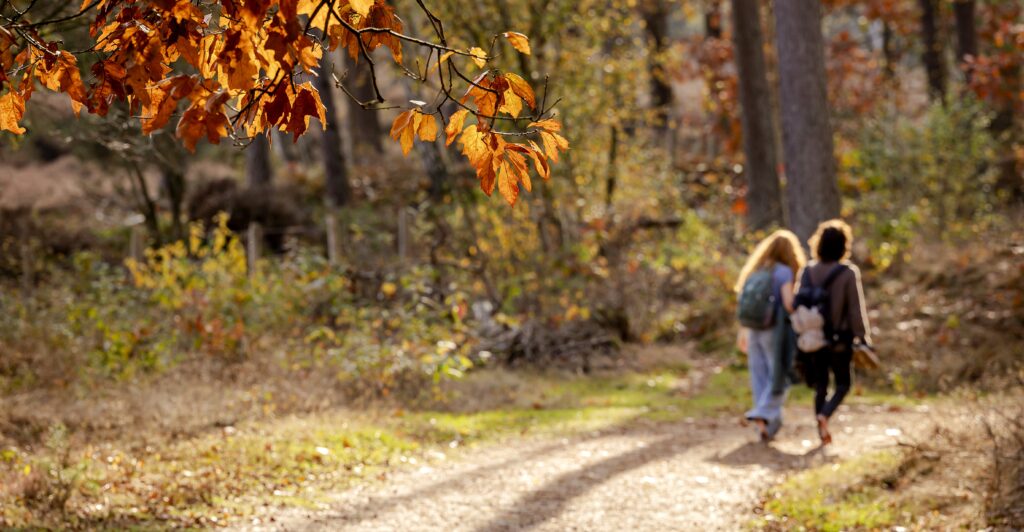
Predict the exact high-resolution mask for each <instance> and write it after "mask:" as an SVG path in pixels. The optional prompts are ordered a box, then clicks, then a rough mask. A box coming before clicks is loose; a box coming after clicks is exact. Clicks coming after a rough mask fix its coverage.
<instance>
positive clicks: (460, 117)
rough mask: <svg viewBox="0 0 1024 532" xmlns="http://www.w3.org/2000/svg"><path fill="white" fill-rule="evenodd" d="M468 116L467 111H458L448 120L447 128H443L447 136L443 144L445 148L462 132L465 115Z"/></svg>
mask: <svg viewBox="0 0 1024 532" xmlns="http://www.w3.org/2000/svg"><path fill="white" fill-rule="evenodd" d="M468 114H469V111H468V110H467V109H459V110H458V111H455V113H454V114H452V116H451V118H449V119H448V126H447V127H445V128H444V132H445V134H446V135H447V136H448V138H447V139H446V140H445V143H444V145H445V146H451V145H452V142H455V137H457V136H458V135H459V133H460V132H462V127H463V124H464V123H465V122H466V115H468Z"/></svg>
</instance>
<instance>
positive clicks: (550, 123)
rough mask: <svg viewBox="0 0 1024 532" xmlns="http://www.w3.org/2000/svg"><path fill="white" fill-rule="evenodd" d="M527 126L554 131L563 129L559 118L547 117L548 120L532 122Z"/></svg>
mask: <svg viewBox="0 0 1024 532" xmlns="http://www.w3.org/2000/svg"><path fill="white" fill-rule="evenodd" d="M527 127H533V128H537V129H543V130H545V131H552V132H555V131H561V130H562V124H560V123H559V122H558V121H557V120H552V119H550V118H549V119H547V120H541V121H539V122H530V125H529V126H527Z"/></svg>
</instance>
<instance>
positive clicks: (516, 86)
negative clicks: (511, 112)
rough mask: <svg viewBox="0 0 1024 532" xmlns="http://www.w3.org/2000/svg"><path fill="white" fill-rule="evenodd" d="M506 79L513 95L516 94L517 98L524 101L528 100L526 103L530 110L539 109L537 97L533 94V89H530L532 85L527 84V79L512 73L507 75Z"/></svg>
mask: <svg viewBox="0 0 1024 532" xmlns="http://www.w3.org/2000/svg"><path fill="white" fill-rule="evenodd" d="M504 77H505V81H507V82H508V86H509V88H510V89H511V90H512V92H513V93H515V95H516V96H519V97H520V98H522V99H523V100H526V103H527V105H529V106H530V109H536V108H537V97H536V95H534V93H533V88H532V87H530V84H529V83H527V82H526V80H525V79H523V78H522V77H520V76H518V75H516V74H513V73H511V72H509V73H506V74H505V76H504Z"/></svg>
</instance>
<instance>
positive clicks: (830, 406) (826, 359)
mask: <svg viewBox="0 0 1024 532" xmlns="http://www.w3.org/2000/svg"><path fill="white" fill-rule="evenodd" d="M852 361H853V349H852V348H850V347H847V346H842V347H839V348H837V349H836V350H833V349H832V348H825V349H823V350H822V351H820V352H818V353H815V355H814V390H815V393H814V413H815V414H817V415H821V416H825V417H826V418H830V417H832V414H833V413H835V411H836V409H837V408H839V405H840V404H841V403H842V402H843V399H844V398H845V397H846V394H848V393H850V380H851V379H850V363H851V362H852ZM829 373H831V374H832V375H835V381H836V389H835V391H834V392H833V393H832V397H828V381H829Z"/></svg>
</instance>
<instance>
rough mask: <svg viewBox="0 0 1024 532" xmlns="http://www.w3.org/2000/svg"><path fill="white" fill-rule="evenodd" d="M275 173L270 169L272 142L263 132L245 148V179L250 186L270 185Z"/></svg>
mask: <svg viewBox="0 0 1024 532" xmlns="http://www.w3.org/2000/svg"><path fill="white" fill-rule="evenodd" d="M273 178H274V174H273V172H272V171H271V169H270V143H269V142H268V141H267V136H266V135H265V134H263V133H260V134H259V135H256V136H255V137H253V139H252V142H251V143H250V144H249V146H248V147H247V148H246V149H245V180H246V183H247V184H248V185H249V186H250V187H258V186H263V185H269V184H270V182H271V181H273Z"/></svg>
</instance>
